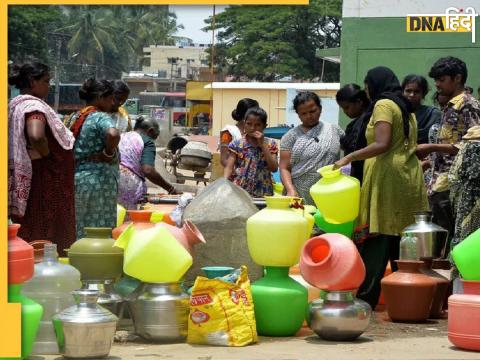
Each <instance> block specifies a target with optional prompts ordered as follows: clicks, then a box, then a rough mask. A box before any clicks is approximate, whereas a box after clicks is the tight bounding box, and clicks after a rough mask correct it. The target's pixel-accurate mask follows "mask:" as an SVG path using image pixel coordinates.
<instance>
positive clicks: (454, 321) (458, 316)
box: [448, 280, 480, 351]
mask: <svg viewBox="0 0 480 360" xmlns="http://www.w3.org/2000/svg"><path fill="white" fill-rule="evenodd" d="M463 291H464V293H463V294H454V295H452V296H450V297H449V298H448V340H450V342H451V343H452V344H453V345H455V346H457V347H459V348H462V349H467V350H475V351H480V281H466V280H463Z"/></svg>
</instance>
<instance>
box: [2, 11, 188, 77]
mask: <svg viewBox="0 0 480 360" xmlns="http://www.w3.org/2000/svg"><path fill="white" fill-rule="evenodd" d="M180 27H181V25H177V20H176V16H175V14H174V13H171V12H169V11H168V6H166V5H135V6H123V5H122V6H98V5H92V6H87V5H81V6H30V5H29V6H9V19H8V31H9V39H8V46H9V48H8V50H9V59H10V60H13V61H14V62H24V61H28V60H33V59H37V60H40V61H43V62H45V63H48V64H50V65H53V63H56V62H57V61H58V60H60V62H61V65H62V66H61V79H62V81H74V82H77V81H82V80H83V79H84V78H85V77H86V76H99V77H107V78H118V77H120V76H121V72H122V71H128V70H131V69H138V67H139V66H141V64H142V60H143V58H144V54H143V48H144V47H146V46H149V45H152V44H162V45H171V44H174V43H175V37H174V34H175V32H176V31H177V29H178V28H180ZM59 37H60V38H61V44H60V45H61V46H60V47H59V46H58V45H59V44H58V39H59ZM59 48H60V54H59V51H58V49H59Z"/></svg>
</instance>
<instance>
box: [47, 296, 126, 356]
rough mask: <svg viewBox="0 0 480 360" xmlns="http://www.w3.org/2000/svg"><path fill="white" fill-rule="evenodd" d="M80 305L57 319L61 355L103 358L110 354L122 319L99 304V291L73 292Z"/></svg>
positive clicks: (71, 308) (54, 323)
mask: <svg viewBox="0 0 480 360" xmlns="http://www.w3.org/2000/svg"><path fill="white" fill-rule="evenodd" d="M72 295H73V298H74V299H75V302H76V303H77V304H76V305H74V306H71V307H69V308H67V309H65V310H63V311H62V312H60V313H58V314H56V315H54V316H53V319H52V322H53V327H54V328H55V334H56V336H57V343H58V348H59V350H60V353H61V354H62V355H63V356H65V357H67V358H93V359H97V358H101V357H105V356H107V355H108V354H109V352H110V348H111V347H112V343H113V337H114V335H115V330H116V327H117V321H118V318H117V317H116V316H115V315H113V314H112V313H111V312H110V311H108V310H107V309H105V308H103V307H101V306H100V305H98V304H97V300H98V296H99V292H98V291H95V290H75V291H72Z"/></svg>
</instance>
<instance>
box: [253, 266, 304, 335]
mask: <svg viewBox="0 0 480 360" xmlns="http://www.w3.org/2000/svg"><path fill="white" fill-rule="evenodd" d="M288 271H289V268H288V267H269V266H267V267H266V268H265V276H264V277H263V278H261V279H260V280H258V281H256V282H255V283H253V284H252V297H253V304H254V307H255V320H256V323H257V332H258V334H259V335H263V336H294V335H295V334H296V333H297V331H298V330H300V328H301V327H302V324H303V321H304V320H305V313H306V310H307V306H308V291H307V289H306V288H305V287H304V286H302V285H300V283H298V282H297V281H295V280H293V279H292V278H291V277H289V276H288Z"/></svg>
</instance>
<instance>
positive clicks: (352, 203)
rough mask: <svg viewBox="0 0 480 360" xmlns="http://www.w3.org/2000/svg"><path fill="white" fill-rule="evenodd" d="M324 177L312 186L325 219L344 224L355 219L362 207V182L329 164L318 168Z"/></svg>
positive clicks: (315, 199) (312, 191)
mask: <svg viewBox="0 0 480 360" xmlns="http://www.w3.org/2000/svg"><path fill="white" fill-rule="evenodd" d="M318 172H319V173H320V175H321V176H322V178H321V179H320V180H319V181H318V182H317V183H316V184H314V185H313V186H312V187H311V188H310V195H311V196H312V198H313V200H314V201H315V204H316V205H317V208H318V210H320V212H321V213H322V214H323V216H324V218H325V220H326V221H327V222H329V223H333V224H342V223H346V222H348V221H352V220H355V219H356V218H357V216H358V211H359V207H360V182H359V181H358V179H355V178H353V177H351V176H347V175H344V174H342V172H341V170H340V169H337V170H333V165H327V166H324V167H322V168H320V169H319V170H318Z"/></svg>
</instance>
